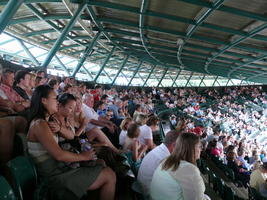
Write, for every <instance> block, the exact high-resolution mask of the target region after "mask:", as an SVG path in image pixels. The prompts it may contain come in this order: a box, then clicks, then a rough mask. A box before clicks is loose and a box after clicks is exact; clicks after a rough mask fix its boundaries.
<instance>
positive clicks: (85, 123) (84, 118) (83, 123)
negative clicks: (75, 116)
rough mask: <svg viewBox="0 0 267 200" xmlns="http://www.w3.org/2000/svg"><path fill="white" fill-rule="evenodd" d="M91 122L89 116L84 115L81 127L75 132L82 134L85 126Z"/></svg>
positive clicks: (76, 134) (78, 134) (77, 134)
mask: <svg viewBox="0 0 267 200" xmlns="http://www.w3.org/2000/svg"><path fill="white" fill-rule="evenodd" d="M89 122H90V119H89V118H87V117H83V118H82V119H81V123H80V127H79V128H78V129H77V130H76V132H75V136H80V135H81V134H82V133H83V132H84V131H85V128H86V126H87V125H88V123H89Z"/></svg>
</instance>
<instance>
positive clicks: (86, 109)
mask: <svg viewBox="0 0 267 200" xmlns="http://www.w3.org/2000/svg"><path fill="white" fill-rule="evenodd" d="M82 111H83V113H84V115H85V117H87V118H89V119H94V120H98V117H99V115H98V114H97V113H96V111H95V110H94V109H93V108H90V107H89V106H87V105H86V104H84V103H83V105H82ZM93 128H102V127H100V126H96V125H94V124H92V123H88V125H87V126H86V129H85V131H90V130H91V129H93Z"/></svg>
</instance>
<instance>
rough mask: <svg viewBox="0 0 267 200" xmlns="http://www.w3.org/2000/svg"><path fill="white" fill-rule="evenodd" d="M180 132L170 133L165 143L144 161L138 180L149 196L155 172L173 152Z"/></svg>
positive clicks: (150, 153)
mask: <svg viewBox="0 0 267 200" xmlns="http://www.w3.org/2000/svg"><path fill="white" fill-rule="evenodd" d="M179 134H180V132H178V131H174V130H173V131H169V132H168V133H167V134H166V137H165V139H164V142H163V143H162V144H161V145H159V146H157V147H156V148H154V149H153V150H152V151H150V152H149V153H148V154H147V155H146V156H145V157H144V159H143V161H142V163H141V166H140V168H139V171H138V176H137V180H138V182H140V183H141V185H142V189H143V192H144V193H145V194H146V195H147V194H149V188H150V184H151V181H152V177H153V174H154V171H155V170H156V168H157V167H158V165H159V164H160V162H161V161H162V160H163V159H165V158H166V157H168V156H169V155H170V153H171V152H172V151H173V149H174V147H175V144H176V139H177V137H178V135H179Z"/></svg>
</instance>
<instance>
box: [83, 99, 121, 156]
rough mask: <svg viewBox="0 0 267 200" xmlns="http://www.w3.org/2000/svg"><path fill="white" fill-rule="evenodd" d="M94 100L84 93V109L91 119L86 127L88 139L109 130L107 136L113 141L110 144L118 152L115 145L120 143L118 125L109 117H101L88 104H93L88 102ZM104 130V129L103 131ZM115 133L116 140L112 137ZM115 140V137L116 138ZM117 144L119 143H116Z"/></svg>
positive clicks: (86, 115)
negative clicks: (117, 132)
mask: <svg viewBox="0 0 267 200" xmlns="http://www.w3.org/2000/svg"><path fill="white" fill-rule="evenodd" d="M88 99H89V101H90V100H92V98H86V95H84V97H83V104H82V111H83V113H84V115H85V117H87V118H89V119H90V122H89V123H88V125H87V127H86V132H87V135H88V139H89V140H90V138H91V137H93V136H94V134H100V135H102V134H104V133H103V132H105V133H106V132H108V134H106V135H107V137H108V138H109V140H110V141H111V142H112V143H111V142H110V141H109V142H110V144H109V146H110V147H111V148H112V149H113V150H114V151H115V152H118V149H117V148H116V147H115V146H114V145H116V144H117V143H118V144H119V135H117V136H116V135H115V133H114V132H115V129H116V125H115V124H113V123H112V122H111V121H109V120H108V119H107V118H104V117H100V116H99V115H98V114H97V113H96V112H95V111H94V109H93V108H91V107H89V106H88V105H92V103H90V102H88ZM102 130H104V131H102ZM113 135H114V137H115V136H116V138H117V139H116V140H117V141H113V140H111V138H113V137H112V136H113ZM114 140H115V139H114ZM116 146H117V145H116Z"/></svg>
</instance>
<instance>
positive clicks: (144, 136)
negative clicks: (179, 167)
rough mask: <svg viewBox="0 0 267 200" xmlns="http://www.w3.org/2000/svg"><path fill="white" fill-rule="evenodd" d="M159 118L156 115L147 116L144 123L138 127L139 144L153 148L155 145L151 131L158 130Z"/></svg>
mask: <svg viewBox="0 0 267 200" xmlns="http://www.w3.org/2000/svg"><path fill="white" fill-rule="evenodd" d="M158 122H159V119H158V118H157V117H156V116H151V117H149V118H148V120H147V122H146V124H145V125H143V126H141V127H140V136H139V138H138V140H139V142H140V143H141V144H145V145H147V146H148V149H153V148H154V147H155V146H156V145H155V144H154V142H153V134H152V132H154V131H157V130H158Z"/></svg>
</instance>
